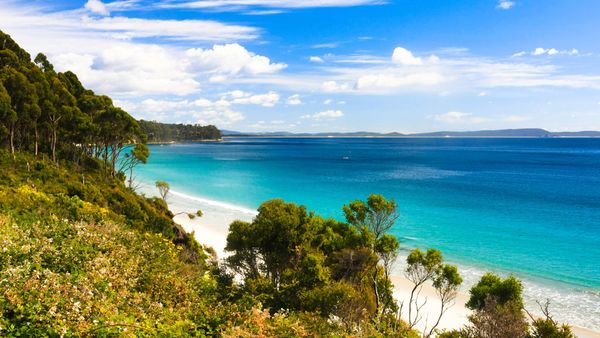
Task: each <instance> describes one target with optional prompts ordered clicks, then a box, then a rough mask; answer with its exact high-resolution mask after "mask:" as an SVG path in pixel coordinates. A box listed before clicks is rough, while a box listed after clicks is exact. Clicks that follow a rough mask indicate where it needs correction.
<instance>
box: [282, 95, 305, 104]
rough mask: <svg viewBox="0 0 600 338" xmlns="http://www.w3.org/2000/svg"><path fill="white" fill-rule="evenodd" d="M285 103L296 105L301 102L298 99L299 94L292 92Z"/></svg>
mask: <svg viewBox="0 0 600 338" xmlns="http://www.w3.org/2000/svg"><path fill="white" fill-rule="evenodd" d="M285 103H286V104H288V105H290V106H297V105H301V104H302V100H301V99H300V95H298V94H294V95H292V96H290V97H288V98H287V101H286V102H285Z"/></svg>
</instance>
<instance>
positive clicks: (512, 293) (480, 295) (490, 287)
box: [466, 273, 523, 310]
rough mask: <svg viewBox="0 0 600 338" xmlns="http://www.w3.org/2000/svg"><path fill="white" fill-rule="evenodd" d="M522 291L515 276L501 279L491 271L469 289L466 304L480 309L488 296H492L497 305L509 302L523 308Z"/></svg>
mask: <svg viewBox="0 0 600 338" xmlns="http://www.w3.org/2000/svg"><path fill="white" fill-rule="evenodd" d="M522 292H523V285H522V284H521V281H520V280H518V279H516V278H515V277H513V276H510V277H507V278H506V279H502V278H500V277H498V276H497V275H495V274H493V273H486V274H485V275H484V276H483V277H481V279H480V280H479V282H478V283H477V284H476V285H474V286H473V287H472V288H471V290H470V291H469V293H470V295H471V296H470V298H469V301H468V302H467V304H466V305H467V307H468V308H470V309H472V310H480V309H483V308H484V307H485V304H486V300H487V299H488V298H493V299H495V301H496V302H497V303H498V304H499V305H504V304H506V303H508V302H511V303H512V304H513V305H515V306H518V307H519V308H523V297H522Z"/></svg>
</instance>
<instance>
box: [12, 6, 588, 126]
mask: <svg viewBox="0 0 600 338" xmlns="http://www.w3.org/2000/svg"><path fill="white" fill-rule="evenodd" d="M599 16H600V2H598V1H594V0H578V1H558V0H543V1H542V0H537V1H532V0H513V1H506V0H504V1H502V0H501V1H499V0H477V1H465V0H463V1H452V0H436V1H433V0H432V1H429V0H419V1H415V0H411V1H408V0H401V1H394V0H387V1H386V0H119V1H109V0H63V1H42V0H37V1H18V0H3V1H2V2H0V29H2V30H3V31H5V32H7V33H8V34H11V35H12V36H13V37H14V38H15V39H16V40H17V41H18V42H19V43H20V44H21V45H22V46H24V47H25V48H26V49H27V50H28V51H30V52H31V53H32V54H34V53H37V52H44V53H46V54H47V55H48V56H49V58H50V59H51V61H52V62H53V63H54V64H55V65H56V67H57V68H58V69H59V70H61V71H64V70H73V71H75V72H76V73H77V74H78V75H79V76H80V78H81V80H82V82H83V83H84V84H86V85H87V86H88V87H90V88H92V89H93V90H95V91H96V92H98V93H102V94H108V95H110V96H111V97H113V98H114V100H115V103H116V104H118V105H120V106H122V107H123V108H125V109H126V110H128V111H129V112H130V113H131V114H132V115H134V116H135V117H137V118H144V119H149V120H158V121H163V122H185V123H201V124H206V123H212V124H216V125H217V126H219V127H220V128H223V129H229V130H242V131H280V130H288V131H297V132H300V131H303V132H305V131H307V132H318V131H358V130H368V131H382V132H387V131H400V132H420V131H432V130H475V129H496V128H522V127H541V128H547V129H550V130H589V129H596V130H600V43H599V42H598V41H599V40H598V38H597V34H598V32H600V20H598V17H599Z"/></svg>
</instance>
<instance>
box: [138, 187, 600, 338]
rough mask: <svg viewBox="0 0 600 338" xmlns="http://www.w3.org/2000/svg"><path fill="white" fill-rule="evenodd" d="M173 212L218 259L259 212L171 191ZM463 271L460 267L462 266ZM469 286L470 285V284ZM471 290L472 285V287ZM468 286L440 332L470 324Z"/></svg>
mask: <svg viewBox="0 0 600 338" xmlns="http://www.w3.org/2000/svg"><path fill="white" fill-rule="evenodd" d="M138 192H140V193H143V194H145V195H146V196H157V191H156V189H155V188H154V187H152V186H151V185H148V184H142V185H140V188H139V191H138ZM167 203H168V205H169V209H170V210H171V211H172V212H173V213H174V214H177V216H175V218H174V220H175V222H177V223H178V224H180V225H181V226H182V227H183V228H184V229H185V230H186V231H187V232H190V233H191V232H193V233H194V236H195V238H196V240H198V242H199V243H201V244H203V245H206V246H209V247H212V248H213V249H214V250H215V253H216V255H217V259H219V260H220V259H223V258H224V257H226V256H227V252H226V251H225V245H226V239H227V232H228V228H229V224H231V222H233V221H235V220H242V221H248V222H250V221H252V219H253V218H254V216H256V214H257V212H256V211H254V210H250V209H246V208H242V207H238V206H235V205H231V204H227V203H222V202H216V201H212V200H209V199H205V198H199V197H195V196H190V195H186V194H182V193H179V192H176V191H171V192H170V193H169V195H168V197H167ZM198 209H200V210H202V213H203V215H202V217H200V218H196V219H190V218H189V217H188V216H187V214H186V213H195V212H196V211H197V210H198ZM403 260H404V257H400V258H399V264H398V265H397V267H396V269H395V271H394V275H393V276H392V281H393V284H394V295H395V297H396V299H397V301H398V303H399V304H400V303H402V302H404V303H405V304H407V303H408V299H409V297H410V290H411V289H412V286H413V284H412V283H411V282H410V281H409V280H407V279H406V278H404V277H403V274H402V270H403V264H402V262H403ZM459 270H461V269H460V266H459ZM466 283H467V282H466ZM468 287H470V285H468ZM468 287H467V286H466V285H463V287H462V288H461V291H460V292H459V293H458V294H457V296H456V299H455V302H454V305H453V306H452V307H451V308H449V309H448V311H447V312H446V313H445V314H444V316H443V317H442V320H441V321H440V323H439V325H438V329H440V330H444V329H445V330H450V329H457V328H460V327H462V326H464V325H465V324H467V323H468V316H469V315H470V313H471V311H470V310H469V309H468V308H467V307H466V306H465V304H466V302H467V301H468V298H469V297H468V294H467V291H466V290H468ZM420 297H421V298H420V299H421V301H422V300H425V299H427V302H426V304H425V305H424V306H423V308H422V310H421V313H422V319H421V320H420V321H419V323H418V324H417V325H416V326H415V327H416V328H417V329H418V330H421V331H422V330H429V329H430V328H431V325H432V324H433V323H434V322H435V320H436V319H437V317H438V315H439V311H440V300H439V297H438V296H437V294H436V292H435V289H434V288H433V287H432V286H431V285H425V286H424V287H423V289H422V291H421V296H420ZM533 312H534V313H535V311H533ZM407 316H408V312H407V307H406V306H404V307H403V310H402V318H403V319H405V318H407ZM572 329H573V332H574V333H575V334H576V336H577V337H580V338H600V332H597V331H594V330H591V329H587V328H583V327H579V326H572Z"/></svg>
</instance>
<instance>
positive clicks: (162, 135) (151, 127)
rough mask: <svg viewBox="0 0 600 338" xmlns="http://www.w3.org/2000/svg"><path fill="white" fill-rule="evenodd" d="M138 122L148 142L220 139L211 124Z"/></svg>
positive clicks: (217, 130) (219, 134)
mask: <svg viewBox="0 0 600 338" xmlns="http://www.w3.org/2000/svg"><path fill="white" fill-rule="evenodd" d="M138 124H139V125H140V128H141V130H142V132H144V133H145V134H146V135H148V142H150V143H166V142H185V141H204V140H220V139H221V132H220V131H219V129H217V127H215V126H212V125H209V126H200V125H191V124H168V123H160V122H155V121H145V120H139V121H138Z"/></svg>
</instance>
